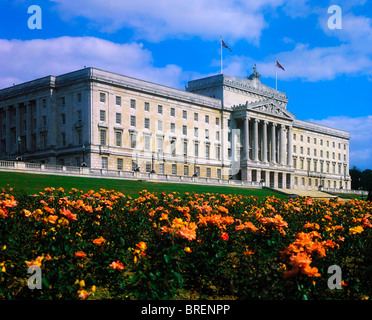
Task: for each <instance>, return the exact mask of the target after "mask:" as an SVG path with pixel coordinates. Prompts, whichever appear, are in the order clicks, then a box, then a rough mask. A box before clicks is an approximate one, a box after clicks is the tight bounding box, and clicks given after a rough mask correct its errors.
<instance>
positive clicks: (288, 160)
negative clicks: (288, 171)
mask: <svg viewBox="0 0 372 320" xmlns="http://www.w3.org/2000/svg"><path fill="white" fill-rule="evenodd" d="M292 135H293V133H292V127H288V146H287V154H288V159H287V164H288V165H289V166H290V167H292V166H293V156H292V152H293V143H292Z"/></svg>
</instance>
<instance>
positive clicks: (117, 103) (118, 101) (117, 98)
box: [115, 96, 121, 106]
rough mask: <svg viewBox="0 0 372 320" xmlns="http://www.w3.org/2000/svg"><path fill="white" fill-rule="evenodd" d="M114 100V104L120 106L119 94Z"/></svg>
mask: <svg viewBox="0 0 372 320" xmlns="http://www.w3.org/2000/svg"><path fill="white" fill-rule="evenodd" d="M115 102H116V105H117V106H121V97H120V96H116V99H115Z"/></svg>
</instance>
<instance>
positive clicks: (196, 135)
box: [194, 127, 199, 137]
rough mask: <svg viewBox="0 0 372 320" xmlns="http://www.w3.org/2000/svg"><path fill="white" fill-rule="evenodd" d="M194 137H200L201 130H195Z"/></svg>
mask: <svg viewBox="0 0 372 320" xmlns="http://www.w3.org/2000/svg"><path fill="white" fill-rule="evenodd" d="M194 137H199V128H196V127H195V128H194Z"/></svg>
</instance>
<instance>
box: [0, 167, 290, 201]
mask: <svg viewBox="0 0 372 320" xmlns="http://www.w3.org/2000/svg"><path fill="white" fill-rule="evenodd" d="M0 187H4V188H6V187H12V188H14V189H15V190H18V191H21V190H23V191H26V192H27V193H29V194H34V193H38V192H39V191H42V190H43V189H44V188H46V187H54V188H56V189H57V188H59V187H62V188H64V189H65V191H69V190H70V189H71V188H76V189H79V190H83V191H84V192H87V191H89V190H91V189H93V190H95V191H99V189H101V188H103V189H107V190H115V191H118V192H122V193H123V194H126V195H130V196H132V197H136V196H138V192H139V191H142V190H144V189H146V190H147V191H149V192H159V193H160V192H174V191H177V192H179V193H181V194H183V193H185V192H196V193H206V192H210V193H224V194H236V195H244V196H250V195H252V196H255V197H257V198H259V199H263V198H265V197H266V196H272V195H275V196H276V197H278V198H283V197H286V196H285V195H282V194H280V193H277V192H274V191H272V190H267V189H248V188H239V187H226V186H211V185H197V184H186V183H160V182H146V181H140V180H124V179H103V178H87V177H70V176H69V177H67V176H58V175H45V174H29V173H19V172H0Z"/></svg>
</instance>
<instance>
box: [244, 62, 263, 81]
mask: <svg viewBox="0 0 372 320" xmlns="http://www.w3.org/2000/svg"><path fill="white" fill-rule="evenodd" d="M260 77H261V75H260V74H259V73H258V72H257V66H256V64H254V66H253V73H252V74H251V75H250V76H248V77H247V79H248V80H254V79H257V80H260Z"/></svg>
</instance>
